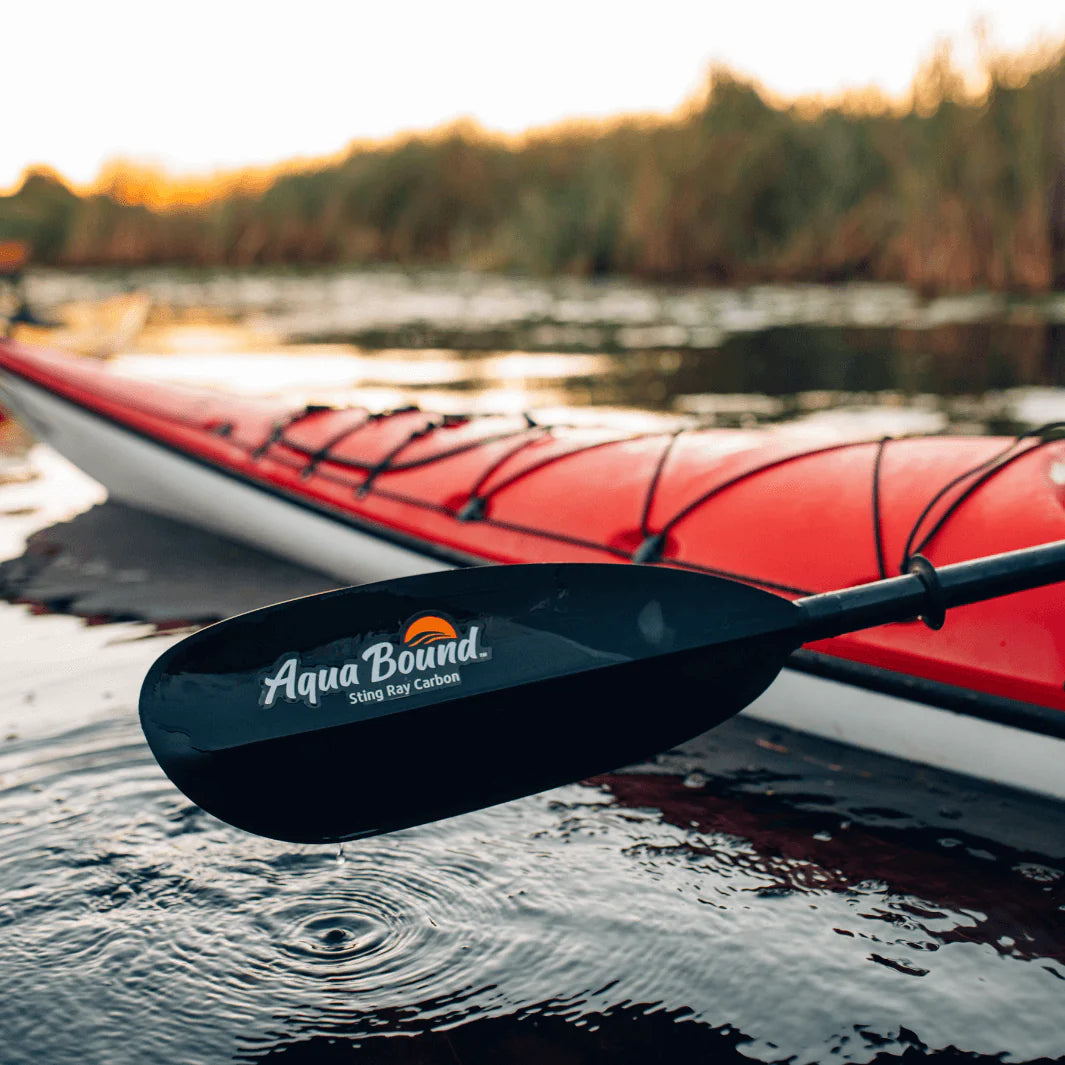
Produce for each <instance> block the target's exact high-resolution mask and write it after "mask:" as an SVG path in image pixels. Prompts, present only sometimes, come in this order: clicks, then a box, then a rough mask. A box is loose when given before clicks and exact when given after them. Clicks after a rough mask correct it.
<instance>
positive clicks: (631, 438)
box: [0, 342, 1065, 797]
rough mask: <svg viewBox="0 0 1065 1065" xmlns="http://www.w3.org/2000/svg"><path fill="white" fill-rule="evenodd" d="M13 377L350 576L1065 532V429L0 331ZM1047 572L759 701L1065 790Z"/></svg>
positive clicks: (115, 465)
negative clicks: (416, 394)
mask: <svg viewBox="0 0 1065 1065" xmlns="http://www.w3.org/2000/svg"><path fill="white" fill-rule="evenodd" d="M0 389H2V391H3V394H4V397H5V402H7V403H8V404H9V405H10V406H11V407H12V408H13V409H14V410H15V411H16V412H17V413H19V414H20V415H21V416H22V417H23V419H24V420H25V421H26V422H27V424H28V425H29V427H30V428H31V429H33V430H34V431H35V432H36V434H37V435H38V436H39V437H40V438H41V439H43V440H45V441H47V442H48V443H50V444H51V445H52V446H54V447H55V448H56V449H57V450H59V451H60V452H62V453H63V454H65V455H66V456H67V457H68V458H69V459H71V460H72V461H73V462H75V463H76V464H78V465H79V466H81V467H82V468H83V469H84V470H86V472H88V473H89V474H90V475H92V476H94V477H96V478H97V479H98V480H100V481H101V482H102V483H103V484H104V485H105V486H106V487H107V488H108V489H109V491H110V492H111V493H112V495H114V496H115V497H116V498H120V499H122V500H124V501H125V502H128V503H131V504H134V505H138V506H141V507H143V508H145V509H149V510H153V511H156V512H160V513H163V514H166V515H168V516H171V517H177V518H180V519H183V520H186V521H190V522H194V523H196V524H199V525H202V526H204V527H207V528H210V529H212V530H214V531H217V532H220V533H222V534H224V535H227V536H231V537H236V538H239V539H242V540H244V541H247V542H250V543H253V544H255V545H256V546H258V547H261V548H266V549H269V550H272V551H275V552H277V553H279V554H282V555H285V556H287V557H289V558H292V559H295V560H297V561H300V562H303V563H305V564H308V565H311V566H315V567H317V568H318V569H321V570H324V571H326V572H329V573H331V574H334V575H335V576H337V577H338V578H340V579H342V580H345V581H351V582H353V581H360V580H369V579H381V578H385V577H390V576H398V575H402V574H405V573H411V572H418V571H424V570H426V569H431V568H439V567H442V566H454V565H469V564H483V563H510V562H540V561H593V562H619V563H627V562H629V563H631V562H642V563H650V564H655V565H669V566H679V567H683V568H687V569H694V570H699V571H703V572H709V573H713V574H718V575H723V576H728V577H733V578H736V579H739V580H742V581H746V582H749V583H752V584H755V585H758V586H760V587H763V588H766V589H769V590H772V591H775V592H778V593H780V594H782V595H785V596H788V597H796V596H800V595H808V594H811V593H813V592H820V591H827V590H831V589H836V588H842V587H846V586H850V585H854V584H860V583H864V582H867V581H871V580H875V579H877V578H878V577H884V576H894V575H896V574H898V573H900V572H904V571H906V569H907V567H908V565H909V562H910V560H911V559H912V558H913V557H914V556H916V555H918V554H920V555H923V556H925V557H927V558H928V559H929V560H931V561H932V562H933V564H936V565H940V564H944V563H950V562H958V561H962V560H965V559H971V558H977V557H980V556H983V555H988V554H994V553H997V552H1001V551H1007V550H1011V549H1014V548H1020V547H1027V546H1031V545H1034V544H1040V543H1046V542H1050V541H1054V540H1059V539H1062V538H1063V536H1065V441H1063V440H1062V439H1060V436H1061V435H1062V434H1061V427H1048V428H1046V429H1044V430H1041V431H1037V432H1032V433H1030V434H1027V435H1025V436H1022V437H1019V438H1016V439H1005V438H990V437H974V438H964V437H917V438H902V439H888V440H860V441H850V440H838V441H832V442H830V443H823V444H820V445H819V446H816V447H811V446H810V444H809V442H806V443H802V442H800V441H799V440H798V439H797V438H796V437H794V436H788V435H787V434H786V433H781V432H769V431H764V432H763V431H758V432H754V431H729V430H716V429H715V430H699V431H694V430H693V431H682V432H670V433H663V432H655V433H645V434H624V433H620V432H617V431H614V430H610V429H587V428H574V427H564V426H557V425H541V424H538V423H537V422H536V421H534V420H533V419H531V418H524V417H518V418H515V417H476V418H462V417H452V416H438V415H434V414H431V413H427V412H424V411H421V410H417V409H403V410H396V411H391V412H387V413H377V412H371V411H368V410H365V409H361V408H344V409H333V408H324V407H316V406H315V407H306V408H300V409H296V410H291V409H287V408H286V407H284V406H282V405H279V404H276V403H269V402H262V401H252V400H247V399H238V398H232V397H229V396H227V395H224V394H221V393H217V392H204V391H192V390H189V389H185V388H178V387H175V386H170V385H161V384H157V383H149V382H146V381H143V380H135V379H132V378H125V377H122V376H120V375H118V374H116V373H115V372H114V371H112V370H109V369H108V368H107V367H106V366H104V365H100V364H98V363H89V362H86V361H82V360H78V359H74V358H71V357H69V356H63V355H58V354H52V353H46V352H42V351H38V350H32V349H29V348H25V347H20V346H17V345H14V344H11V343H8V342H0ZM1063 650H1065V602H1063V597H1062V590H1061V588H1060V587H1049V588H1042V589H1037V590H1034V591H1030V592H1025V593H1021V594H1017V595H1012V596H1008V597H1006V598H1003V599H998V600H992V601H989V602H985V603H980V604H977V605H974V606H969V607H964V608H961V609H958V610H955V611H953V612H952V613H951V615H950V617H949V619H948V621H947V624H946V626H945V627H944V628H943V629H942V630H941V631H940V632H937V633H932V632H930V631H929V630H928V629H927V628H926V627H925V626H924V625H923V624H921V623H920V622H917V621H914V622H911V623H906V624H899V625H889V626H883V627H880V628H877V629H872V630H868V631H865V632H860V633H856V634H852V635H848V636H843V637H839V638H837V639H832V640H826V641H823V642H822V643H819V644H817V645H814V646H812V647H811V648H809V649H807V650H804V651H802V652H799V653H798V654H797V655H796V656H795V658H794V660H793V661H792V664H791V668H789V669H788V670H787V671H785V674H784V679H783V680H782V681H781V682H778V684H777V685H774V687H773V688H772V689H770V692H769V693H767V695H766V696H763V697H762V699H761V700H760V701H759V702H758V703H757V704H755V706H754V707H753V708H752V709H751V711H750V713H752V714H753V715H755V716H758V717H761V718H763V719H767V720H772V721H775V722H778V723H780V724H784V725H788V726H791V727H796V728H801V729H806V730H808V731H811V732H815V733H819V734H821V735H826V736H829V737H832V738H837V739H841V740H844V741H846V742H853V743H859V744H861V745H863V746H868V747H871V748H874V749H878V750H882V751H887V752H889V753H892V754H896V755H901V756H904V757H908V758H911V759H913V760H915V761H921V762H927V763H931V764H934V765H939V766H945V767H947V768H951V769H956V770H961V771H964V772H969V773H977V774H979V775H981V776H985V777H987V778H989V779H992V780H996V781H1000V782H1004V783H1008V784H1013V785H1016V786H1022V787H1027V788H1030V789H1033V790H1037V791H1041V792H1045V793H1049V794H1055V795H1060V796H1062V797H1065V768H1061V767H1063V766H1065V761H1062V754H1063V753H1065V713H1063V711H1065V689H1063V683H1065V661H1063V657H1065V656H1063Z"/></svg>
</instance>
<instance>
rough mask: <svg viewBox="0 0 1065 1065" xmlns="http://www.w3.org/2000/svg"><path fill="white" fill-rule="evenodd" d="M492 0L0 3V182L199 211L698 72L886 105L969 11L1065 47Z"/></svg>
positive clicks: (687, 7) (879, 19)
mask: <svg viewBox="0 0 1065 1065" xmlns="http://www.w3.org/2000/svg"><path fill="white" fill-rule="evenodd" d="M57 8H58V10H57ZM501 10H502V9H500V8H499V6H498V5H489V4H487V3H482V2H478V0H459V2H456V3H453V4H448V5H439V4H432V3H428V2H412V3H408V4H405V5H400V6H395V7H391V8H389V7H387V6H385V5H373V6H372V7H371V6H368V5H362V4H352V5H344V6H341V5H335V4H328V3H323V2H320V0H306V2H305V3H303V4H301V5H299V6H298V7H291V6H283V7H278V8H269V7H263V6H262V5H251V4H248V3H232V4H224V5H219V4H217V3H211V4H208V3H206V2H205V0H189V2H186V3H183V4H181V5H180V6H177V5H175V6H171V7H169V8H166V9H165V10H164V9H158V8H149V9H146V8H144V7H143V5H139V4H138V5H135V4H133V3H131V2H128V0H101V2H100V3H96V4H92V5H81V4H73V3H65V4H59V5H19V6H17V7H16V8H13V9H12V10H11V11H9V12H5V37H6V39H7V41H8V42H9V44H10V43H11V42H16V44H17V46H15V47H8V48H7V49H5V59H4V66H5V74H6V82H7V84H8V85H9V86H12V87H13V89H9V94H8V95H9V99H11V100H13V101H14V103H15V106H13V107H12V108H10V109H9V111H8V113H7V115H6V122H5V131H4V148H3V151H2V152H0V187H8V186H11V185H13V184H14V183H16V182H17V181H18V180H19V177H20V175H21V174H22V172H23V171H24V169H25V168H26V167H27V166H31V165H36V164H44V165H47V166H50V167H53V168H55V169H56V170H57V171H59V172H60V173H61V174H63V175H64V177H65V178H66V179H68V180H69V181H72V182H73V183H75V184H76V185H77V186H79V187H81V188H85V187H88V186H90V185H92V184H94V183H102V184H103V185H104V186H105V187H106V186H107V184H108V181H109V180H112V181H113V182H114V183H115V184H116V193H117V194H118V195H119V196H120V197H121V198H123V199H127V200H136V201H138V202H147V203H150V204H153V205H168V204H173V203H186V202H197V201H198V200H200V199H202V198H203V196H204V195H205V193H206V192H207V191H208V190H209V189H215V188H217V185H216V183H215V175H216V174H217V173H218V172H224V173H225V174H227V175H228V176H227V177H225V178H224V182H223V184H224V186H225V187H227V188H232V187H234V185H235V184H240V183H242V182H247V183H248V184H249V187H250V189H251V191H255V190H256V189H257V188H258V187H261V185H262V184H263V183H264V182H265V181H266V180H267V177H268V175H269V174H271V173H272V172H273V168H274V167H276V166H277V165H278V164H280V163H283V162H286V161H291V160H298V159H300V158H301V157H302V158H304V159H310V158H314V159H317V158H320V157H323V156H330V155H336V154H337V153H341V152H343V151H345V150H346V148H347V146H348V145H350V144H351V143H352V142H353V141H355V140H365V139H377V138H387V137H391V136H394V135H395V134H397V133H399V132H402V131H409V130H427V129H432V128H436V127H438V126H440V125H442V124H446V123H448V122H453V121H455V120H457V119H460V118H463V117H469V118H472V119H473V120H474V121H475V122H477V123H478V124H479V125H481V126H482V127H484V128H485V129H486V130H489V131H492V132H497V133H503V134H511V135H513V134H517V133H520V132H522V131H525V130H528V129H530V128H533V127H537V126H544V125H550V124H553V123H557V122H560V121H563V120H566V119H572V118H577V119H582V118H583V119H602V118H605V117H607V116H612V115H616V114H621V113H653V114H668V113H670V112H672V111H675V110H676V109H677V108H678V107H680V106H682V105H683V104H684V102H685V101H686V100H689V99H690V98H691V97H692V96H693V95H694V94H696V93H697V92H698V91H700V88H701V86H702V85H703V84H704V81H705V77H706V71H707V69H708V67H709V65H710V64H712V63H724V64H727V65H729V66H730V67H732V68H733V69H735V70H736V71H738V72H739V73H741V74H743V75H749V76H752V77H755V78H757V79H758V80H759V81H760V82H761V83H762V84H763V85H765V86H766V88H767V90H768V91H769V92H770V93H771V94H773V96H774V97H778V98H793V97H795V96H799V95H804V94H811V93H817V94H825V95H828V96H834V95H838V94H839V93H841V92H843V91H844V90H865V91H866V92H867V93H868V92H869V91H870V90H869V87H875V92H876V93H883V94H887V95H889V96H892V97H895V98H900V97H902V96H904V95H905V93H906V92H907V89H908V87H909V85H910V84H911V82H912V79H913V77H914V74H915V73H916V71H917V69H918V68H919V66H920V65H921V63H922V62H923V61H926V60H927V59H928V58H929V56H930V55H932V54H933V52H934V50H935V47H936V42H937V41H942V40H943V39H945V38H951V39H954V40H955V41H957V42H958V46H957V48H956V53H957V55H958V58H959V60H960V62H961V63H962V64H963V65H966V64H969V65H971V64H972V63H973V61H974V58H975V55H976V51H977V46H976V44H975V43H974V33H973V27H974V25H975V24H976V21H977V19H978V18H980V17H983V18H984V19H985V22H986V26H987V28H988V31H989V37H990V40H991V41H992V42H993V44H994V46H995V47H997V48H1000V49H1004V50H1017V49H1022V48H1028V47H1031V46H1032V45H1033V44H1035V43H1037V42H1039V41H1044V42H1048V41H1049V42H1059V41H1061V40H1065V9H1063V8H1062V6H1061V5H1060V3H1048V2H1046V0H1013V2H1012V3H1005V2H1003V0H994V2H991V0H986V2H983V3H980V2H973V0H940V2H938V3H936V4H934V5H933V4H927V3H917V2H916V0H907V2H901V3H898V4H895V5H893V6H891V7H890V8H889V7H881V8H876V9H870V8H868V7H861V6H856V5H853V4H850V3H847V4H844V3H837V2H828V0H822V2H820V3H817V2H812V3H808V4H803V5H791V4H787V5H785V4H778V5H769V6H768V10H767V5H727V6H726V5H720V4H709V3H706V2H705V0H703V2H695V0H663V2H661V3H659V4H657V5H655V7H654V9H653V12H654V18H653V20H652V19H651V18H650V17H649V12H648V9H647V8H646V7H644V6H643V5H624V4H617V3H607V2H603V0H588V2H583V3H580V4H572V3H561V2H560V0H545V2H544V3H541V4H538V5H536V6H535V7H530V8H527V9H506V10H507V13H506V15H503V16H501V15H500V11H501ZM146 12H151V13H150V14H146ZM116 159H123V160H127V161H132V162H133V163H135V164H136V165H135V166H131V165H129V163H127V164H126V165H125V166H123V167H117V168H116V166H115V164H114V160H116ZM286 165H287V166H288V167H290V168H291V167H292V166H295V165H298V163H293V162H287V164H286ZM108 168H109V169H108ZM175 175H177V176H178V177H175ZM101 178H102V181H101ZM123 183H124V184H123Z"/></svg>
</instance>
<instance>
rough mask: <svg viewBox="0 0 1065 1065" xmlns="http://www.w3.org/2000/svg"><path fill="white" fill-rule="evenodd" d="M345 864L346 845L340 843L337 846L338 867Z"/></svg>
mask: <svg viewBox="0 0 1065 1065" xmlns="http://www.w3.org/2000/svg"><path fill="white" fill-rule="evenodd" d="M343 864H344V844H343V843H338V844H337V865H343Z"/></svg>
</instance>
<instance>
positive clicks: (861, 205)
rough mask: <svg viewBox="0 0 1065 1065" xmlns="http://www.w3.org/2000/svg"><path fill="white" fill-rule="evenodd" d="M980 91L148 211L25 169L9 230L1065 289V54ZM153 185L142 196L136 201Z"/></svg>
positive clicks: (712, 120)
mask: <svg viewBox="0 0 1065 1065" xmlns="http://www.w3.org/2000/svg"><path fill="white" fill-rule="evenodd" d="M987 78H988V81H987V89H986V92H984V93H981V94H980V95H979V97H975V96H973V95H970V94H968V93H967V92H966V91H965V90H964V89H963V87H962V80H961V78H960V76H959V75H958V74H957V73H956V71H955V70H954V68H953V67H952V65H951V62H950V58H949V53H941V54H940V55H939V56H938V57H937V58H936V59H935V60H934V61H932V62H931V63H930V64H929V65H928V66H927V68H926V69H925V70H924V71H922V73H921V74H920V75H919V76H918V78H917V80H916V81H915V83H914V88H913V94H912V105H911V106H910V107H909V108H908V109H906V110H902V109H899V108H895V109H891V108H889V107H887V106H886V105H881V106H866V107H864V108H863V107H859V106H856V105H855V104H854V103H853V102H852V103H850V104H843V105H839V106H832V107H804V106H801V105H798V104H796V105H790V106H774V105H772V104H771V103H769V102H767V100H766V99H765V97H764V96H763V95H762V94H761V93H760V92H759V90H758V89H757V88H756V87H755V86H754V85H753V84H752V83H750V82H746V81H744V80H743V79H740V78H737V77H735V76H733V75H730V74H729V73H727V72H725V71H715V72H712V73H711V75H710V77H709V79H708V89H707V91H706V93H705V94H704V95H703V96H702V97H701V98H700V99H699V100H698V101H697V102H695V103H693V104H692V105H691V106H690V107H689V108H688V109H687V110H686V111H684V112H683V113H682V114H680V115H678V116H675V117H673V118H670V119H664V118H660V119H645V120H637V119H619V120H618V121H616V122H615V123H612V124H610V125H608V126H596V127H587V126H586V127H579V126H574V127H569V128H561V129H555V130H552V131H550V132H547V133H544V134H542V135H529V136H528V137H526V138H525V139H523V140H522V141H521V142H507V141H503V140H501V139H498V138H493V137H491V136H488V135H486V134H484V133H482V132H480V131H478V130H477V129H476V128H475V127H473V126H469V125H459V126H454V127H451V128H449V129H447V130H443V131H438V132H436V133H434V134H427V135H425V136H420V137H419V136H415V137H409V138H407V139H404V140H402V141H399V142H396V143H392V144H388V145H380V146H371V147H359V148H355V149H352V150H351V152H350V153H349V154H348V155H347V156H346V157H345V158H343V159H342V160H340V161H337V162H332V163H328V164H322V165H320V166H318V167H317V168H307V169H304V170H301V171H299V172H290V173H280V174H278V176H276V177H274V178H273V179H272V180H270V181H262V182H259V183H258V184H257V185H256V187H255V188H250V187H242V186H241V184H240V182H239V181H237V182H235V183H234V182H230V183H229V185H228V186H227V187H226V188H224V189H222V190H221V191H215V193H214V194H212V195H209V196H206V197H205V198H204V199H203V200H202V202H199V203H196V204H193V205H188V204H186V205H183V206H169V207H159V206H152V207H150V206H146V205H145V202H134V201H137V200H141V201H145V200H147V201H148V202H152V197H150V196H145V195H143V193H144V191H145V187H146V186H151V182H152V175H151V174H144V173H141V174H139V175H138V173H137V172H136V170H135V169H130V170H129V171H128V172H126V173H123V171H122V170H121V168H120V169H118V170H116V171H115V172H114V173H113V174H112V178H111V181H110V183H109V185H108V186H107V187H106V188H105V190H104V191H100V192H97V193H95V194H91V195H84V196H79V195H76V194H75V193H74V192H72V191H71V190H70V189H68V188H67V187H66V186H65V185H64V184H63V183H62V181H61V180H59V179H58V178H57V177H56V176H55V175H53V174H49V173H47V172H44V171H36V172H31V173H29V174H28V175H27V177H26V178H25V180H24V181H23V184H22V186H21V188H20V189H19V190H18V191H17V192H16V193H14V194H13V195H10V196H7V197H0V239H17V240H24V241H26V242H28V243H29V244H30V245H31V246H32V249H33V257H34V260H35V261H36V262H38V263H41V264H52V265H62V266H89V265H148V264H164V263H169V264H190V265H201V266H212V265H232V266H249V265H271V264H308V265H310V264H329V263H338V264H352V265H358V264H371V263H382V262H389V263H399V264H404V265H416V264H443V263H448V264H454V265H458V266H463V267H472V268H476V269H498V270H510V271H519V272H527V273H534V274H556V273H557V274H566V273H570V274H585V275H600V274H611V273H622V274H629V275H633V276H638V277H644V278H650V279H661V280H683V281H709V282H712V283H722V284H730V283H736V284H745V283H750V282H755V281H829V282H832V281H846V280H852V279H866V280H881V281H901V282H906V283H909V284H912V285H914V286H916V287H918V288H921V289H923V290H927V291H944V290H964V289H970V288H981V287H989V288H995V289H1022V290H1028V291H1039V290H1049V289H1053V288H1061V287H1065V52H1059V53H1058V54H1057V55H1056V56H1055V57H1053V58H1048V59H1044V61H1043V62H1042V63H1041V64H1037V63H1035V62H1034V61H1025V60H1010V59H1006V58H998V59H996V60H994V61H991V62H989V64H988V70H987ZM138 189H139V191H138Z"/></svg>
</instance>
